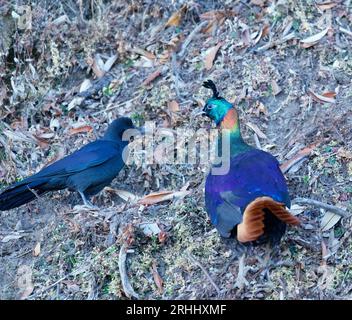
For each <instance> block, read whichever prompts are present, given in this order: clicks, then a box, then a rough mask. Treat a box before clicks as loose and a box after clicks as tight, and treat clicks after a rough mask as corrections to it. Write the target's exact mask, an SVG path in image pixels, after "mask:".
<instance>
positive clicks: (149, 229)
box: [139, 223, 161, 237]
mask: <svg viewBox="0 0 352 320" xmlns="http://www.w3.org/2000/svg"><path fill="white" fill-rule="evenodd" d="M139 228H141V229H142V231H143V233H144V235H146V236H147V237H151V236H157V235H159V233H160V232H161V229H160V228H159V226H158V224H157V223H140V224H139Z"/></svg>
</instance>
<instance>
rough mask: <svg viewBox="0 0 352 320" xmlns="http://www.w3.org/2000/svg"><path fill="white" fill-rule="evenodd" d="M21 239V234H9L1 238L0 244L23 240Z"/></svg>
mask: <svg viewBox="0 0 352 320" xmlns="http://www.w3.org/2000/svg"><path fill="white" fill-rule="evenodd" d="M23 237H24V235H23V234H17V233H14V234H9V235H7V236H5V237H3V238H2V240H1V242H3V243H6V242H9V241H11V240H17V239H21V238H23Z"/></svg>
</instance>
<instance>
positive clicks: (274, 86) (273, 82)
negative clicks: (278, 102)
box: [271, 80, 282, 96]
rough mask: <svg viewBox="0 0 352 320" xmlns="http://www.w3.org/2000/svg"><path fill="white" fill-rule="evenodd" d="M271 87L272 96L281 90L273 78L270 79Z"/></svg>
mask: <svg viewBox="0 0 352 320" xmlns="http://www.w3.org/2000/svg"><path fill="white" fill-rule="evenodd" d="M271 89H272V91H273V95H274V96H277V95H278V94H279V93H280V92H281V90H282V89H281V88H280V86H279V85H278V84H277V82H276V81H275V80H271Z"/></svg>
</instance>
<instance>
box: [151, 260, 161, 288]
mask: <svg viewBox="0 0 352 320" xmlns="http://www.w3.org/2000/svg"><path fill="white" fill-rule="evenodd" d="M152 273H153V278H154V282H155V284H156V286H157V287H158V291H159V294H162V293H163V279H161V277H160V274H159V272H158V269H157V268H156V263H155V261H154V262H153V266H152Z"/></svg>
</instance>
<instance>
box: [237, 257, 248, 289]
mask: <svg viewBox="0 0 352 320" xmlns="http://www.w3.org/2000/svg"><path fill="white" fill-rule="evenodd" d="M245 258H246V254H245V253H244V254H243V255H242V256H241V258H240V259H239V261H238V274H237V279H236V282H235V285H234V287H235V288H239V289H243V288H244V287H245V286H247V285H248V281H247V279H246V274H247V272H248V270H249V268H248V267H246V265H245V263H244V260H245Z"/></svg>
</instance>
